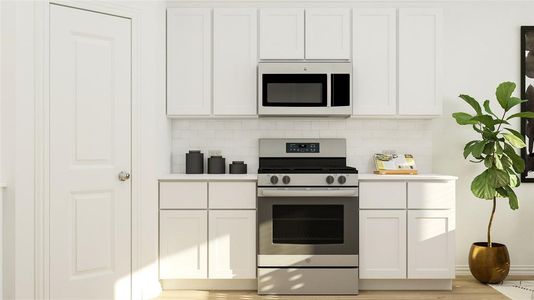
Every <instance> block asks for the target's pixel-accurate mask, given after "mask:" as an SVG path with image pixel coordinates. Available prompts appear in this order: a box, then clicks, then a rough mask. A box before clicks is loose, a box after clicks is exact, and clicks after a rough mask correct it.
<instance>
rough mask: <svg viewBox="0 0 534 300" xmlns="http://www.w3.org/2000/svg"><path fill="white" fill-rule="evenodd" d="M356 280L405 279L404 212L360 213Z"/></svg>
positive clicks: (363, 211)
mask: <svg viewBox="0 0 534 300" xmlns="http://www.w3.org/2000/svg"><path fill="white" fill-rule="evenodd" d="M360 278H362V279H375V278H406V211H405V210H362V211H360Z"/></svg>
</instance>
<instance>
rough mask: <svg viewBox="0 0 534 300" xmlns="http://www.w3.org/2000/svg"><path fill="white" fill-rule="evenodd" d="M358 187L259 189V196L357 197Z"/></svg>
mask: <svg viewBox="0 0 534 300" xmlns="http://www.w3.org/2000/svg"><path fill="white" fill-rule="evenodd" d="M356 196H358V189H357V188H354V189H262V188H260V189H258V197H356Z"/></svg>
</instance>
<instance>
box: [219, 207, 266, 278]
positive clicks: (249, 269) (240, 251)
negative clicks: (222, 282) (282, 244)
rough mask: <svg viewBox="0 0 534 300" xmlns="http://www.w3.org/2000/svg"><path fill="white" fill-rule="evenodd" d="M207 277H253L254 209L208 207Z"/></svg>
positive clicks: (254, 254) (254, 270) (254, 249)
mask: <svg viewBox="0 0 534 300" xmlns="http://www.w3.org/2000/svg"><path fill="white" fill-rule="evenodd" d="M209 222H210V226H209V238H210V246H209V261H210V267H209V278H211V279H232V278H234V279H236V278H239V279H242V278H256V211H255V210H219V211H217V210H211V211H210V213H209Z"/></svg>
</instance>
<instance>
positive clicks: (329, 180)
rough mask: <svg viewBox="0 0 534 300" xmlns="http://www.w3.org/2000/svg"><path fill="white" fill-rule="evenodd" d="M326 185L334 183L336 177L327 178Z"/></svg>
mask: <svg viewBox="0 0 534 300" xmlns="http://www.w3.org/2000/svg"><path fill="white" fill-rule="evenodd" d="M326 183H328V184H332V183H334V176H332V175H328V176H326Z"/></svg>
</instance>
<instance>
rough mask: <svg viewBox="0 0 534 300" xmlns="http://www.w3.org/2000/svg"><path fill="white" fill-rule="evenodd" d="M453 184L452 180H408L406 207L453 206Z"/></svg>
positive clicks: (441, 207) (432, 207)
mask: <svg viewBox="0 0 534 300" xmlns="http://www.w3.org/2000/svg"><path fill="white" fill-rule="evenodd" d="M454 199H455V184H454V182H453V181H441V182H439V181H438V182H428V181H426V182H424V181H423V182H408V208H411V209H450V208H454Z"/></svg>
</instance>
